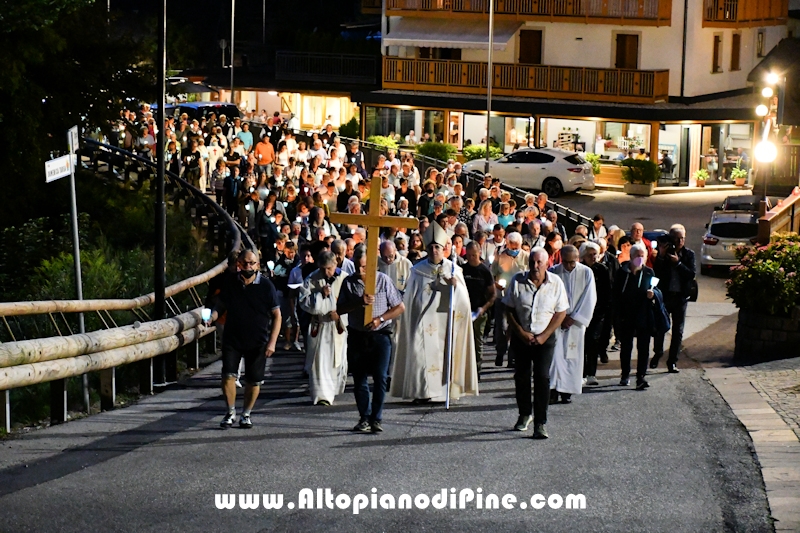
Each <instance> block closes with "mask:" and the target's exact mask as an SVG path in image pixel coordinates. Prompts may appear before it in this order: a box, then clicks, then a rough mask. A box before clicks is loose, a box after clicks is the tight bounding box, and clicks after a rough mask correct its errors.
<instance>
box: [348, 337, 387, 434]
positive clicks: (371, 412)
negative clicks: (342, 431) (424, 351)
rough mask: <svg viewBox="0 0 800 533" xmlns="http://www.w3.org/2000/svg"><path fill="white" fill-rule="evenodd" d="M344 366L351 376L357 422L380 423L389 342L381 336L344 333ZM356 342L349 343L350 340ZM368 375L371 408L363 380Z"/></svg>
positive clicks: (385, 383) (367, 388)
mask: <svg viewBox="0 0 800 533" xmlns="http://www.w3.org/2000/svg"><path fill="white" fill-rule="evenodd" d="M348 332H349V333H353V334H352V335H348V347H347V351H348V354H347V355H348V363H349V364H350V369H351V371H352V373H353V394H354V395H355V397H356V405H357V406H358V414H359V415H360V417H361V420H369V421H376V422H380V421H381V419H382V416H383V402H384V400H385V398H386V388H387V384H388V382H389V359H390V358H391V356H392V338H391V336H389V335H384V334H382V333H374V332H370V331H357V330H354V329H348ZM356 338H359V341H356V342H353V343H350V340H353V341H355V340H356ZM370 374H371V375H372V384H373V385H372V405H370V401H369V384H368V383H367V376H369V375H370Z"/></svg>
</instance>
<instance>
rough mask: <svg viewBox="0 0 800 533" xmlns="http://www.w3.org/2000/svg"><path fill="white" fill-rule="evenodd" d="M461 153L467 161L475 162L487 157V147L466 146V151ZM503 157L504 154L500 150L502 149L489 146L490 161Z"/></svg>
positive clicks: (477, 145) (478, 145)
mask: <svg viewBox="0 0 800 533" xmlns="http://www.w3.org/2000/svg"><path fill="white" fill-rule="evenodd" d="M461 153H462V154H464V159H466V160H467V161H473V160H475V159H483V158H485V157H486V146H484V145H480V144H472V145H470V146H465V147H464V150H462V152H461ZM502 155H503V152H502V151H501V150H500V148H498V147H496V146H489V158H490V159H497V158H498V157H500V156H502Z"/></svg>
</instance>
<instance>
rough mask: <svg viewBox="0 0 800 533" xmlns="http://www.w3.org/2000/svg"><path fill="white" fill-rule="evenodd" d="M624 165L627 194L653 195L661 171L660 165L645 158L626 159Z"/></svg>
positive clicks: (623, 172)
mask: <svg viewBox="0 0 800 533" xmlns="http://www.w3.org/2000/svg"><path fill="white" fill-rule="evenodd" d="M621 165H622V179H623V180H625V186H624V191H625V194H634V195H637V196H651V195H652V194H653V191H654V190H655V184H656V182H657V181H658V177H659V174H660V171H659V169H658V165H656V164H655V163H654V162H652V161H645V160H644V159H631V158H628V159H625V160H623V161H622V163H621Z"/></svg>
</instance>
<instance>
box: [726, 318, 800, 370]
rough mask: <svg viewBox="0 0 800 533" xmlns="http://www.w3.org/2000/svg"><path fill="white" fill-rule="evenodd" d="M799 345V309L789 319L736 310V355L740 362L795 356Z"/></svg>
mask: <svg viewBox="0 0 800 533" xmlns="http://www.w3.org/2000/svg"><path fill="white" fill-rule="evenodd" d="M798 344H800V306H798V307H795V308H794V310H793V311H792V315H791V316H790V317H788V318H787V317H778V316H772V315H767V314H763V313H757V312H755V311H748V310H744V309H740V310H739V320H738V322H737V324H736V351H735V355H734V357H735V358H737V359H739V358H741V359H748V360H749V359H774V358H775V357H780V356H784V355H797V346H798Z"/></svg>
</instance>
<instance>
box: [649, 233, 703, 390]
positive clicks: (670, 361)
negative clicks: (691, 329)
mask: <svg viewBox="0 0 800 533" xmlns="http://www.w3.org/2000/svg"><path fill="white" fill-rule="evenodd" d="M664 237H665V238H659V239H658V255H657V256H656V259H655V262H654V264H653V270H654V271H655V274H656V277H657V278H658V279H659V280H660V281H659V283H658V286H659V288H660V289H661V292H662V293H663V294H664V307H665V308H666V309H667V312H668V313H669V314H670V317H671V319H672V340H671V341H670V343H669V356H668V357H667V370H668V371H669V373H670V374H677V373H678V367H677V366H676V363H677V362H678V353H679V352H680V350H681V342H682V341H683V324H684V322H685V321H686V304H687V302H688V301H689V295H690V294H691V291H692V282H693V281H694V278H695V274H696V269H695V258H694V252H693V251H692V250H690V249H688V248H686V247H685V246H684V245H685V243H686V229H685V228H684V227H683V226H682V225H680V224H675V225H674V226H672V228H670V230H669V235H668V236H664ZM663 354H664V335H663V334H662V335H656V336H655V338H654V342H653V358H652V359H651V360H650V368H656V367H657V366H658V360H659V359H660V358H661V356H662V355H663Z"/></svg>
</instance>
